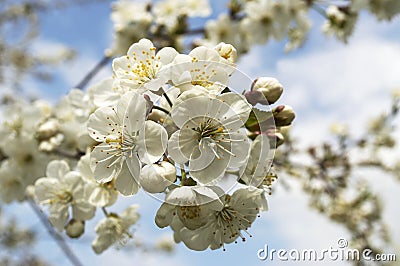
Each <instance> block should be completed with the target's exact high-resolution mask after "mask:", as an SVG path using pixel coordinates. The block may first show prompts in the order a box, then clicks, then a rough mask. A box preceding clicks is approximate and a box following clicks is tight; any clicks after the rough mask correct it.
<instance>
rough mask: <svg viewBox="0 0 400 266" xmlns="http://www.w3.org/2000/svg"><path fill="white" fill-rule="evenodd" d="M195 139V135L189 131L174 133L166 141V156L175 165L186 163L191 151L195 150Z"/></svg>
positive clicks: (196, 143) (196, 142)
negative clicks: (169, 157)
mask: <svg viewBox="0 0 400 266" xmlns="http://www.w3.org/2000/svg"><path fill="white" fill-rule="evenodd" d="M197 138H198V136H197V134H196V133H195V132H194V131H193V130H191V129H182V130H178V131H176V132H174V133H173V134H172V136H171V137H170V139H169V141H168V155H169V156H171V158H172V159H173V160H174V161H175V162H176V163H185V162H187V161H188V160H189V159H190V155H191V154H192V153H193V150H194V149H195V148H197V145H198V141H197Z"/></svg>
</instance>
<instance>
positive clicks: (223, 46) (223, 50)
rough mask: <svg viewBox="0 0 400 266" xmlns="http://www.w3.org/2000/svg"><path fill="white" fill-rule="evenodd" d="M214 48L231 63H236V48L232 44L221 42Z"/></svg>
mask: <svg viewBox="0 0 400 266" xmlns="http://www.w3.org/2000/svg"><path fill="white" fill-rule="evenodd" d="M214 49H215V50H216V51H217V52H218V53H219V55H220V56H221V57H223V58H225V59H226V60H228V61H229V62H231V63H234V62H235V61H236V59H237V51H236V48H235V47H233V45H231V44H227V43H224V42H220V43H219V44H217V46H215V47H214Z"/></svg>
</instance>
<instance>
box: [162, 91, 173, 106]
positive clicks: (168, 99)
mask: <svg viewBox="0 0 400 266" xmlns="http://www.w3.org/2000/svg"><path fill="white" fill-rule="evenodd" d="M163 96H164V97H165V99H166V100H167V102H168V104H169V107H172V105H173V104H172V102H171V99H170V98H169V97H168V95H167V93H165V92H164V93H163Z"/></svg>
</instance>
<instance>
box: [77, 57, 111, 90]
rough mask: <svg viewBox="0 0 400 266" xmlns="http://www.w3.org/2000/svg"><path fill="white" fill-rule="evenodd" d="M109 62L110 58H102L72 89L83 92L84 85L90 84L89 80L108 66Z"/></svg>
mask: <svg viewBox="0 0 400 266" xmlns="http://www.w3.org/2000/svg"><path fill="white" fill-rule="evenodd" d="M110 60H111V57H110V56H104V57H103V58H102V59H101V60H100V61H99V62H98V63H97V65H95V66H94V68H93V69H92V70H90V71H89V72H88V73H87V74H86V76H84V77H83V79H82V80H81V81H80V82H79V83H78V84H77V85H76V86H75V87H74V88H76V89H80V90H83V89H84V88H85V87H86V85H87V84H88V83H89V82H90V80H91V79H92V78H93V77H94V76H96V74H97V73H99V72H100V70H101V69H102V68H103V67H104V66H105V65H107V64H108V62H109V61H110Z"/></svg>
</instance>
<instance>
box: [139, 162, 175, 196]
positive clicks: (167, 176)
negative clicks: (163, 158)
mask: <svg viewBox="0 0 400 266" xmlns="http://www.w3.org/2000/svg"><path fill="white" fill-rule="evenodd" d="M139 179H140V180H139V183H140V185H141V186H142V187H143V189H144V190H146V191H147V192H150V193H160V192H163V191H164V190H165V189H166V188H167V187H168V186H169V185H171V183H173V182H175V180H176V168H175V166H174V165H172V164H171V163H169V162H161V163H160V164H153V165H146V166H144V167H143V168H142V171H141V173H140V178H139Z"/></svg>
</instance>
